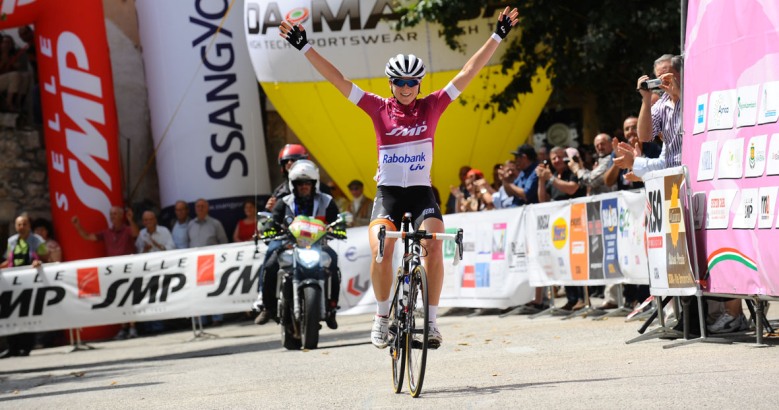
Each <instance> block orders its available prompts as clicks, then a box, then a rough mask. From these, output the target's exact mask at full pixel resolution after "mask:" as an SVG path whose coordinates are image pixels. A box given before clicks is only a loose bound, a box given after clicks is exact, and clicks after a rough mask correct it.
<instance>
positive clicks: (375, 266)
mask: <svg viewBox="0 0 779 410" xmlns="http://www.w3.org/2000/svg"><path fill="white" fill-rule="evenodd" d="M381 226H385V227H386V229H387V230H388V231H394V230H395V226H394V225H393V224H392V222H390V221H389V220H386V219H384V220H381V219H377V220H375V221H373V222H371V227H370V229H369V230H368V232H369V234H368V235H369V238H368V240H369V241H370V245H371V283H372V284H373V295H374V296H375V297H376V301H377V302H379V303H381V302H382V301H387V300H389V298H390V292H391V291H392V280H393V276H392V255H393V253H394V250H395V239H385V240H384V260H382V261H381V263H376V255H378V253H379V239H378V234H379V229H380V227H381ZM378 313H379V314H382V315H386V314H387V312H378Z"/></svg>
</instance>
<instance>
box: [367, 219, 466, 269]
mask: <svg viewBox="0 0 779 410" xmlns="http://www.w3.org/2000/svg"><path fill="white" fill-rule="evenodd" d="M378 236H379V252H378V253H377V254H376V263H381V261H383V260H384V239H386V238H390V239H406V237H407V236H410V237H412V238H419V239H432V240H434V241H454V243H455V246H456V249H455V258H454V260H453V261H452V265H454V266H457V265H458V264H459V263H460V261H461V260H462V259H463V230H462V229H458V230H457V233H436V232H424V231H417V232H403V231H387V229H386V228H385V227H384V226H382V227H381V228H380V229H379V235H378Z"/></svg>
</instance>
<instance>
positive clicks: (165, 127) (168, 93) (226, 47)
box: [136, 0, 271, 216]
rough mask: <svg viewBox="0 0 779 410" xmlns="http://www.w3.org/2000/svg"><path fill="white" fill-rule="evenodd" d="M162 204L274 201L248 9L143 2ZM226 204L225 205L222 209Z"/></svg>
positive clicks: (218, 2)
mask: <svg viewBox="0 0 779 410" xmlns="http://www.w3.org/2000/svg"><path fill="white" fill-rule="evenodd" d="M136 8H137V10H138V25H139V32H140V36H141V45H142V46H143V60H144V66H145V70H146V80H147V87H148V93H149V109H150V111H151V125H152V135H153V137H154V144H155V147H157V156H156V162H157V173H158V175H159V179H160V200H161V202H162V204H161V205H162V206H163V207H171V206H172V205H173V204H174V203H175V202H176V201H177V200H185V201H188V202H192V201H194V200H196V199H198V198H205V199H207V200H209V202H211V209H212V210H217V211H219V210H221V209H232V208H238V209H240V211H239V213H240V216H243V213H242V210H243V207H242V206H241V202H242V200H243V199H245V197H247V196H254V195H257V194H269V193H270V190H271V187H270V182H269V179H268V164H267V160H266V156H265V138H264V133H263V127H262V120H261V119H262V114H261V112H260V104H259V96H258V95H259V93H258V89H257V82H256V79H255V77H254V72H253V71H252V66H251V61H250V60H249V54H248V51H247V47H246V37H245V36H244V35H243V19H242V13H243V2H242V1H240V0H238V1H224V0H181V1H156V0H138V1H137V2H136ZM220 203H221V204H220Z"/></svg>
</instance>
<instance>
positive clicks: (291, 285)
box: [257, 212, 351, 350]
mask: <svg viewBox="0 0 779 410" xmlns="http://www.w3.org/2000/svg"><path fill="white" fill-rule="evenodd" d="M350 216H351V215H350V214H348V213H342V214H339V215H338V219H336V221H335V222H333V223H331V224H329V225H326V224H325V223H324V222H322V221H320V220H319V219H316V218H314V217H308V216H304V215H300V216H297V217H295V218H294V219H292V218H291V217H289V218H288V220H287V221H286V222H287V226H286V227H284V226H281V225H279V224H277V223H276V222H275V221H274V219H273V215H272V214H271V213H269V212H259V213H258V214H257V229H258V231H259V232H260V234H261V236H262V239H263V241H265V243H269V242H270V241H273V240H281V241H282V250H281V251H280V253H279V259H278V261H279V271H278V280H277V281H276V297H277V298H278V309H277V310H276V312H277V314H278V316H279V317H278V322H279V324H280V325H281V344H282V346H284V348H286V349H288V350H299V349H300V348H301V347H303V348H304V349H316V348H317V345H318V344H319V329H321V327H322V326H321V325H320V323H319V322H320V321H324V320H325V315H326V314H327V310H326V308H325V301H326V300H327V299H330V298H329V297H328V296H329V295H328V294H327V293H328V291H329V290H330V289H331V287H330V282H331V280H332V279H331V275H330V274H329V273H328V270H329V268H330V264H331V263H332V260H331V258H330V255H329V254H328V253H327V252H324V251H323V249H322V246H323V245H325V244H326V243H327V241H328V240H330V239H346V224H347V223H348V220H349V217H350ZM336 274H337V273H336Z"/></svg>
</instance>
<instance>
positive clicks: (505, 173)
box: [492, 160, 522, 209]
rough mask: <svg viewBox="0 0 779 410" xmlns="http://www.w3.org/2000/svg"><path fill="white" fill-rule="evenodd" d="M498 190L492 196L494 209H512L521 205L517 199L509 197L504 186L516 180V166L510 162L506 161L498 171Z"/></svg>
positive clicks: (517, 174)
mask: <svg viewBox="0 0 779 410" xmlns="http://www.w3.org/2000/svg"><path fill="white" fill-rule="evenodd" d="M499 176H500V188H498V190H497V192H495V193H493V194H492V205H493V206H494V207H495V209H506V208H513V207H515V206H519V205H521V204H522V203H521V200H520V199H519V197H516V196H511V195H509V194H508V193H507V192H506V185H509V184H511V183H513V182H514V180H515V179H517V176H519V173H518V172H517V164H516V163H514V161H512V160H508V161H506V162H505V163H504V164H503V166H501V168H500V171H499Z"/></svg>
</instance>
